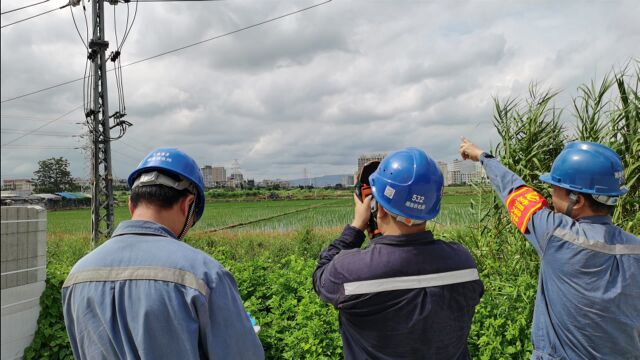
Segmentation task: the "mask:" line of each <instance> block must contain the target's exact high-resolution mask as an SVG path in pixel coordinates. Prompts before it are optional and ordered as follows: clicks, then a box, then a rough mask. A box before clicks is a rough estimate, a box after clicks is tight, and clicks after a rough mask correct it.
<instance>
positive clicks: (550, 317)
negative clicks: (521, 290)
mask: <svg viewBox="0 0 640 360" xmlns="http://www.w3.org/2000/svg"><path fill="white" fill-rule="evenodd" d="M480 161H481V162H482V165H483V166H484V169H485V171H486V173H487V176H488V177H489V180H490V181H491V184H492V185H493V188H494V189H495V191H496V192H497V193H498V195H499V196H500V198H501V199H502V200H503V201H505V199H507V198H508V197H509V195H510V194H512V193H514V191H516V190H518V189H521V188H522V187H523V186H525V183H524V182H523V181H522V179H520V178H519V177H518V176H517V175H516V174H514V173H513V172H511V171H510V170H509V169H507V168H505V167H504V166H503V165H502V164H500V162H499V161H498V160H496V159H494V158H492V157H487V154H483V155H482V156H481V157H480ZM525 225H526V228H524V230H525V231H524V236H525V237H526V238H527V240H529V242H530V243H531V245H533V247H534V248H535V250H536V252H537V253H538V256H540V275H539V279H538V294H537V296H536V304H535V309H534V312H533V328H532V330H531V337H532V340H533V348H534V350H533V354H532V356H531V358H532V359H534V360H556V359H568V360H573V359H607V360H610V359H640V239H638V237H637V236H634V235H632V234H629V233H627V232H625V231H623V230H622V229H620V228H619V227H617V226H615V225H613V224H612V223H611V217H609V216H589V217H583V218H580V219H578V220H573V219H572V218H570V217H568V216H566V215H564V214H560V213H557V212H553V211H552V210H550V209H548V208H546V207H543V208H540V210H538V211H536V212H535V213H534V214H532V216H531V218H530V220H529V221H528V223H526V224H525Z"/></svg>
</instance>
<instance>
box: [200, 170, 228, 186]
mask: <svg viewBox="0 0 640 360" xmlns="http://www.w3.org/2000/svg"><path fill="white" fill-rule="evenodd" d="M200 171H201V172H202V180H203V181H204V186H205V187H207V188H212V187H222V186H226V185H227V170H226V169H225V168H224V167H223V166H211V165H205V167H203V168H201V169H200Z"/></svg>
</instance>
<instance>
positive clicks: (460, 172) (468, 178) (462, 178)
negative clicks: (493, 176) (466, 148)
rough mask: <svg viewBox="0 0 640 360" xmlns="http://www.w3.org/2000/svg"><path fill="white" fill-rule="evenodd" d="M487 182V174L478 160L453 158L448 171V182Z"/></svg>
mask: <svg viewBox="0 0 640 360" xmlns="http://www.w3.org/2000/svg"><path fill="white" fill-rule="evenodd" d="M478 182H487V175H486V173H485V172H484V168H483V167H482V166H481V165H480V163H479V162H477V163H476V162H473V161H471V160H460V159H455V160H453V163H452V164H451V170H450V171H449V184H471V183H478Z"/></svg>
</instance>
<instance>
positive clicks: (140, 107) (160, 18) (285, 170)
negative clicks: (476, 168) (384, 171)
mask: <svg viewBox="0 0 640 360" xmlns="http://www.w3.org/2000/svg"><path fill="white" fill-rule="evenodd" d="M18 3H19V1H18V0H13V1H9V0H7V1H6V2H3V5H2V6H3V9H8V8H12V7H15V6H14V5H16V4H18ZM310 4H312V3H311V2H303V1H295V2H289V1H270V2H255V1H233V2H202V3H190V2H185V3H181V2H166V3H144V4H140V5H139V9H138V15H137V18H136V22H135V25H134V28H133V30H132V32H131V35H130V37H129V39H128V40H127V42H126V44H125V46H124V50H123V55H122V63H123V64H127V63H130V62H132V61H135V60H138V59H142V58H145V57H148V56H151V55H154V54H158V53H161V52H163V51H167V50H170V49H174V48H177V47H179V46H183V45H185V44H189V43H193V42H195V41H200V40H203V39H206V38H210V37H212V36H214V35H217V34H223V33H226V32H229V31H232V30H235V29H237V28H240V27H243V26H247V25H250V24H253V23H256V22H259V21H263V20H265V19H268V18H271V17H275V16H278V15H280V14H283V13H286V12H290V11H293V10H295V9H297V8H302V7H305V6H308V5H310ZM16 6H17V5H16ZM133 6H134V5H130V10H131V11H132V10H133ZM107 8H108V11H107V19H106V23H107V28H108V31H107V32H106V35H107V38H108V39H109V40H110V42H111V48H113V46H114V45H115V38H114V35H113V25H112V23H113V19H112V12H113V9H112V8H111V5H107ZM40 10H42V9H40ZM639 10H640V5H639V4H638V3H637V2H636V1H631V0H629V1H619V2H593V3H589V5H588V6H587V5H585V3H584V2H582V1H569V2H566V1H565V2H562V3H561V4H558V3H556V2H552V1H544V2H538V1H536V2H533V1H530V2H518V3H508V4H506V3H504V2H500V1H482V2H476V1H456V2H413V1H375V2H372V1H369V2H363V1H346V0H343V1H338V0H336V1H333V2H331V3H329V4H328V5H324V6H321V7H318V8H316V9H314V10H311V11H309V12H305V13H301V14H298V15H295V16H293V17H290V18H286V19H283V20H280V21H278V22H274V23H271V24H267V25H265V26H262V27H258V28H254V29H251V30H247V31H245V32H242V33H238V34H234V35H232V36H229V37H225V38H221V39H218V40H215V41H211V42H208V43H205V44H202V45H200V46H196V47H193V48H189V49H186V50H184V51H181V52H177V53H174V54H169V55H166V56H163V57H160V58H157V59H154V60H151V61H148V62H144V63H141V64H137V65H134V66H130V67H127V68H124V69H123V75H124V85H125V89H124V90H125V95H126V104H127V113H128V117H127V120H129V121H131V122H132V123H133V124H134V126H133V127H131V128H130V129H129V131H128V133H127V134H126V136H125V137H124V138H123V139H122V140H119V141H116V142H114V143H113V144H112V147H113V149H114V152H113V159H114V173H115V175H116V176H118V177H126V175H127V174H128V172H129V171H130V170H131V169H132V168H133V167H135V166H136V164H137V163H138V161H139V160H140V159H142V157H144V155H145V154H146V153H147V152H149V151H150V150H152V149H153V148H155V147H157V146H166V145H170V146H177V147H180V148H182V149H183V150H185V151H187V152H188V153H190V154H192V155H193V156H194V157H195V158H196V160H197V161H198V162H199V163H201V164H202V165H204V164H214V165H225V166H230V165H231V163H232V161H233V160H234V159H238V160H239V161H240V163H241V166H242V169H243V172H245V175H246V176H248V177H254V178H256V179H262V178H276V177H279V178H295V177H301V176H302V174H303V169H304V168H307V169H308V170H309V171H311V173H312V175H323V174H335V173H350V172H352V171H353V169H354V167H355V162H356V159H357V157H358V155H360V154H361V153H366V152H379V151H392V150H395V149H399V148H401V147H405V146H418V147H422V148H424V149H425V150H427V151H428V152H429V153H430V154H431V155H432V156H433V157H435V158H437V159H442V160H451V159H453V158H455V157H456V155H457V154H456V150H457V143H458V137H459V136H460V135H462V134H466V135H467V136H469V137H470V138H472V139H473V140H475V141H476V142H478V143H479V144H481V145H483V146H489V144H493V145H495V143H497V138H496V134H495V131H494V130H493V128H492V125H491V115H492V113H491V112H492V106H493V104H492V96H497V97H499V98H506V97H514V96H523V95H526V92H527V88H528V86H529V84H530V83H531V82H539V83H540V85H541V86H543V87H552V88H556V89H561V90H564V92H563V93H562V94H561V96H560V97H559V98H558V104H559V105H561V106H563V105H568V104H570V97H571V95H573V94H575V91H574V90H575V88H576V87H577V86H578V85H579V84H581V83H583V82H586V81H590V80H591V79H594V78H595V79H599V78H600V77H601V76H602V75H603V74H604V73H605V72H606V71H608V70H609V69H611V67H619V66H620V65H622V64H624V63H625V62H626V61H628V60H629V59H630V58H632V57H637V56H638V53H637V44H638V43H640V23H638V22H637V21H636V19H635V16H634V14H637V13H639ZM37 11H39V10H38V9H33V12H31V10H29V11H25V12H24V13H23V14H22V15H25V16H28V15H30V14H34V13H36V12H37ZM74 11H75V13H76V15H77V16H76V19H77V20H79V23H78V24H79V27H80V30H81V33H82V34H84V31H85V30H84V18H83V17H82V14H81V12H80V11H79V9H77V8H76V9H74ZM116 11H117V14H118V22H117V23H118V30H119V36H120V38H121V36H122V31H123V30H124V17H125V15H126V8H125V7H124V6H123V5H118V6H117V8H116ZM603 14H608V15H606V16H604V15H603ZM2 21H3V24H4V23H6V22H8V21H11V19H9V18H7V19H5V18H4V17H3V19H2ZM1 50H2V58H1V63H2V79H1V85H2V89H1V90H2V98H3V99H5V98H8V97H11V96H14V95H18V94H21V93H24V92H28V91H31V90H34V89H38V88H41V87H45V86H48V85H51V84H55V83H59V82H62V81H65V80H69V79H73V78H77V77H80V76H82V73H83V71H84V65H85V50H84V49H83V46H82V44H81V43H80V40H79V38H78V35H77V33H76V30H75V28H74V26H73V22H72V20H71V16H70V14H69V11H68V10H63V11H60V12H56V13H52V14H49V15H45V16H43V17H40V18H38V19H35V20H33V21H29V22H25V23H23V24H19V25H15V26H12V27H8V28H5V29H3V30H2V45H1ZM109 77H110V80H111V82H110V84H109V86H110V106H111V109H112V111H113V109H115V105H116V97H115V94H116V92H115V82H113V74H112V73H110V74H109ZM80 104H82V84H81V83H74V84H71V85H66V86H63V87H59V88H56V89H55V90H52V91H48V92H43V93H40V94H37V95H34V96H31V97H27V98H24V99H20V100H16V101H13V102H7V103H3V104H2V129H23V130H30V129H34V128H36V127H38V126H40V125H42V124H44V123H45V122H46V121H47V120H53V119H55V118H56V117H58V116H60V115H61V114H63V113H65V112H67V111H69V110H70V109H72V108H74V107H76V106H78V105H80ZM569 116H570V114H567V117H569ZM27 118H28V119H27ZM83 121H84V119H83V117H82V114H81V112H75V113H73V114H71V115H70V116H68V117H66V118H64V119H61V120H59V121H56V122H55V123H54V124H52V125H50V126H47V127H45V128H43V129H42V131H45V132H46V131H49V132H52V131H64V132H68V133H73V134H79V133H82V132H83V131H84V130H83V127H82V125H78V124H77V123H78V122H80V123H81V122H83ZM16 136H17V134H15V133H11V132H3V133H2V143H3V144H5V143H6V142H8V141H10V140H11V139H12V138H15V137H16ZM83 143H84V142H83V140H82V139H80V138H77V137H71V136H69V137H66V138H65V137H52V136H28V137H25V138H23V139H21V140H19V141H17V142H15V145H20V146H25V147H20V148H8V147H5V148H3V149H2V178H3V179H4V178H16V177H31V176H32V173H33V171H34V170H35V169H36V166H37V161H38V160H42V159H44V158H47V157H50V156H65V157H67V158H69V160H70V161H71V164H72V172H73V173H74V175H76V176H83V177H84V176H87V175H88V173H89V167H88V165H87V162H86V155H84V154H83V152H82V151H81V150H77V149H39V148H36V147H37V146H40V147H42V146H48V147H53V146H58V147H79V146H81V145H83Z"/></svg>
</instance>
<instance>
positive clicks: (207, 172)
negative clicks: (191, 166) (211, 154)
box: [200, 165, 214, 188]
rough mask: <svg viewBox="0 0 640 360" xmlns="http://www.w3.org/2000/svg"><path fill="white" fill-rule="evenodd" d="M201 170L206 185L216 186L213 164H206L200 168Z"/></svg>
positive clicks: (209, 186) (208, 186)
mask: <svg viewBox="0 0 640 360" xmlns="http://www.w3.org/2000/svg"><path fill="white" fill-rule="evenodd" d="M200 172H202V181H204V187H207V188H211V187H214V182H213V167H212V166H211V165H205V166H204V167H203V168H201V169H200Z"/></svg>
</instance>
